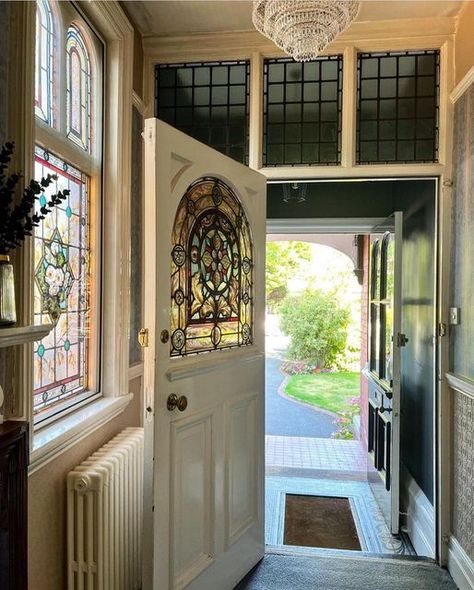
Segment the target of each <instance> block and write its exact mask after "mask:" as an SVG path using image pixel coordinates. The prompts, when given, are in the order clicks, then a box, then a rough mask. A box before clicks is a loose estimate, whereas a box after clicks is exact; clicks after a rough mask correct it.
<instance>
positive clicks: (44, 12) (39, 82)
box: [35, 0, 55, 126]
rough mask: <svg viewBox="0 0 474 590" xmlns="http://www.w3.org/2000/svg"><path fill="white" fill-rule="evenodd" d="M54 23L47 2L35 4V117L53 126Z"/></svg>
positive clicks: (43, 0)
mask: <svg viewBox="0 0 474 590" xmlns="http://www.w3.org/2000/svg"><path fill="white" fill-rule="evenodd" d="M54 41H55V39H54V21H53V14H52V11H51V6H50V4H49V2H48V0H37V3H36V49H35V115H36V116H37V117H39V118H40V119H42V120H43V121H44V122H45V123H48V125H51V126H53V125H54V120H53V119H54V109H53V71H54V62H53V60H54Z"/></svg>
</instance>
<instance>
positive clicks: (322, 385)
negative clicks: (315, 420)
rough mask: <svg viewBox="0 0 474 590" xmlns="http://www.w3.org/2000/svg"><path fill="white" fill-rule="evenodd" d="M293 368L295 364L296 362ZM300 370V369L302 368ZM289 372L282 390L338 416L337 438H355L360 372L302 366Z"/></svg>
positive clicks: (299, 400) (288, 394)
mask: <svg viewBox="0 0 474 590" xmlns="http://www.w3.org/2000/svg"><path fill="white" fill-rule="evenodd" d="M293 370H295V365H294V364H293ZM299 371H301V372H299ZM299 371H298V368H296V370H295V372H293V373H292V374H291V373H290V374H288V372H286V370H285V371H284V372H285V373H286V374H287V379H286V381H285V384H284V388H283V392H284V393H285V394H286V395H287V396H288V397H289V398H291V399H293V400H294V401H297V402H300V403H304V404H306V405H309V406H312V407H314V408H315V409H320V410H323V411H326V412H330V413H333V414H335V415H336V416H337V418H336V420H335V424H336V426H337V429H338V430H337V432H336V433H335V434H334V436H335V438H342V439H352V438H353V426H352V424H353V420H354V416H355V415H357V414H358V413H359V411H360V406H359V387H360V375H359V373H357V372H348V371H339V372H334V371H329V370H325V371H315V370H314V369H313V370H309V368H308V367H306V369H304V368H302V367H299Z"/></svg>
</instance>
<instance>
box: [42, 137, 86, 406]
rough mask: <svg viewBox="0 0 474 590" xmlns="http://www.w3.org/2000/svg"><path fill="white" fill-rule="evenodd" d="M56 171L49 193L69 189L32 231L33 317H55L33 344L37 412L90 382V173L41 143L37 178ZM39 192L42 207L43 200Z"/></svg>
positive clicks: (50, 318) (45, 318)
mask: <svg viewBox="0 0 474 590" xmlns="http://www.w3.org/2000/svg"><path fill="white" fill-rule="evenodd" d="M47 174H56V175H57V177H58V180H57V181H56V182H54V183H53V184H52V185H51V186H50V187H49V188H48V189H47V192H48V194H53V193H55V192H57V191H58V190H65V189H69V191H70V195H69V197H68V198H67V199H66V200H65V201H63V202H62V203H61V205H59V206H57V207H55V208H53V210H52V212H51V213H49V214H48V215H47V216H46V217H45V219H44V220H43V221H42V222H41V223H40V225H39V227H37V228H36V229H35V232H34V277H35V280H34V320H35V324H43V323H55V324H56V325H55V328H54V329H53V330H52V331H51V332H50V334H49V335H48V336H47V337H46V338H44V339H43V340H41V341H40V342H36V343H35V345H34V391H33V407H34V412H35V413H36V414H39V413H41V412H43V411H45V410H46V409H49V408H51V407H53V406H54V405H56V404H57V403H59V402H62V401H64V400H66V399H71V398H73V397H74V396H75V395H77V394H78V393H80V392H82V391H84V390H85V389H86V388H87V386H88V374H87V373H88V365H89V363H88V348H89V338H90V290H91V277H90V273H89V269H90V264H91V245H90V234H89V200H88V178H87V176H85V175H84V174H83V173H82V172H80V171H79V170H77V169H75V168H74V167H73V166H71V165H69V164H67V163H66V162H64V161H63V160H61V159H60V158H58V157H56V156H54V155H53V154H51V153H48V152H46V151H44V150H42V149H40V148H36V154H35V178H37V179H38V180H39V179H40V178H42V177H44V176H46V175H47ZM46 203H47V195H46V197H41V198H40V200H39V203H38V207H41V206H45V205H46Z"/></svg>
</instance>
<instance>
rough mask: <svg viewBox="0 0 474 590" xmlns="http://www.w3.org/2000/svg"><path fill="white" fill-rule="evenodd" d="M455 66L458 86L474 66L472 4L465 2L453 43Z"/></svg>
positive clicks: (473, 14)
mask: <svg viewBox="0 0 474 590" xmlns="http://www.w3.org/2000/svg"><path fill="white" fill-rule="evenodd" d="M454 59H455V65H456V75H455V80H456V82H455V83H456V84H458V83H459V82H460V81H461V80H462V79H463V77H464V76H465V75H466V74H467V73H468V71H469V70H470V69H471V68H472V67H473V66H474V2H472V1H471V0H466V1H465V3H464V5H463V9H462V11H461V13H460V14H459V16H458V27H457V32H456V37H455V42H454Z"/></svg>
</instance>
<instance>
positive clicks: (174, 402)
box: [166, 393, 188, 412]
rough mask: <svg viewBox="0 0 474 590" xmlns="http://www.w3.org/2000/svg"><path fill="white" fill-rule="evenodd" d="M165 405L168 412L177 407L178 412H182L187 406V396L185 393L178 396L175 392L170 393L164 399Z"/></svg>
mask: <svg viewBox="0 0 474 590" xmlns="http://www.w3.org/2000/svg"><path fill="white" fill-rule="evenodd" d="M166 407H167V408H168V410H169V411H170V412H172V411H173V410H174V409H175V408H178V410H179V411H180V412H184V410H185V409H186V408H187V407H188V398H187V397H186V396H185V395H180V396H179V397H178V396H177V395H176V393H171V394H170V395H169V396H168V399H167V401H166Z"/></svg>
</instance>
